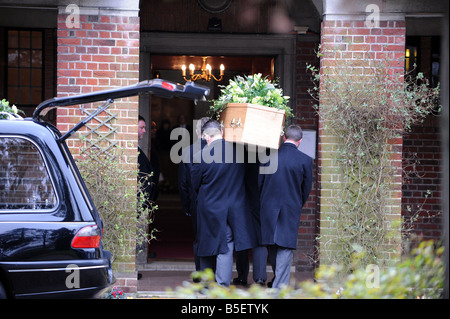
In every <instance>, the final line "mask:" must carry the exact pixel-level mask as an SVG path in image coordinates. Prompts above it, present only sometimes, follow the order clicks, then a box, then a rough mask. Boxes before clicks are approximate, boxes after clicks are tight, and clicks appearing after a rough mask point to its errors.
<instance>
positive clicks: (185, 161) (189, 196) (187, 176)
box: [178, 117, 209, 270]
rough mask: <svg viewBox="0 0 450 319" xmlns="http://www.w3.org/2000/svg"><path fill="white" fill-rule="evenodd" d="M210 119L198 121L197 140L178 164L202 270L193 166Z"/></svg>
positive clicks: (182, 193) (181, 193) (197, 265)
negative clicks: (203, 128) (203, 130)
mask: <svg viewBox="0 0 450 319" xmlns="http://www.w3.org/2000/svg"><path fill="white" fill-rule="evenodd" d="M208 121H209V117H202V118H201V119H200V120H198V121H197V125H196V129H195V133H196V134H197V137H198V139H197V141H196V142H194V144H191V145H190V146H189V147H186V148H184V149H183V150H182V154H181V162H180V165H179V166H178V188H179V190H180V198H181V204H182V206H183V210H184V213H185V214H186V215H187V216H191V218H192V227H193V231H194V261H195V270H200V262H199V260H198V257H197V241H196V237H197V213H196V209H197V208H196V202H197V193H196V192H195V191H194V189H193V187H192V183H191V167H192V163H193V157H194V153H197V152H200V151H201V150H202V149H203V147H205V145H206V141H205V140H204V139H203V138H202V133H201V132H202V126H203V125H204V124H205V123H206V122H208Z"/></svg>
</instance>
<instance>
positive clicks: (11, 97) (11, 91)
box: [7, 86, 19, 104]
mask: <svg viewBox="0 0 450 319" xmlns="http://www.w3.org/2000/svg"><path fill="white" fill-rule="evenodd" d="M17 92H18V88H17V87H15V86H8V95H7V100H8V101H9V103H11V104H19V96H18V93H17Z"/></svg>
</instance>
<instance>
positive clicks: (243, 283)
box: [233, 278, 247, 287]
mask: <svg viewBox="0 0 450 319" xmlns="http://www.w3.org/2000/svg"><path fill="white" fill-rule="evenodd" d="M233 285H235V286H244V287H246V286H247V282H246V281H244V280H241V279H239V278H234V279H233Z"/></svg>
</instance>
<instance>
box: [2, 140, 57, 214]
mask: <svg viewBox="0 0 450 319" xmlns="http://www.w3.org/2000/svg"><path fill="white" fill-rule="evenodd" d="M0 154H2V156H0V213H1V212H5V211H11V210H26V211H30V210H31V211H50V210H52V209H54V208H55V207H56V205H57V196H56V192H55V188H54V185H53V182H52V179H51V177H50V174H49V172H48V169H47V165H46V162H45V161H44V159H43V157H42V155H41V152H40V151H39V149H38V148H37V146H36V145H35V144H33V143H32V142H31V141H29V140H27V139H25V138H21V137H0Z"/></svg>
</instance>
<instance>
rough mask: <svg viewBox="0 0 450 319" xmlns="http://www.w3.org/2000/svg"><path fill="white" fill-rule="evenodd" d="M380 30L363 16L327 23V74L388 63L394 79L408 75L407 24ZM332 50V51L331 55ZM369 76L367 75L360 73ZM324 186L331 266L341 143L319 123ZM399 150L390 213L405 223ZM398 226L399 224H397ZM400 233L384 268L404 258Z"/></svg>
mask: <svg viewBox="0 0 450 319" xmlns="http://www.w3.org/2000/svg"><path fill="white" fill-rule="evenodd" d="M377 22H378V24H377V25H376V26H372V25H371V24H368V23H367V21H366V20H365V19H364V16H363V15H360V16H355V19H349V18H348V17H347V18H344V17H343V18H342V19H339V16H338V15H335V16H334V19H333V20H329V19H327V18H325V19H324V21H323V23H322V34H321V37H322V39H321V45H322V50H323V51H328V52H327V53H325V54H324V56H323V57H321V61H320V66H321V73H322V74H330V73H332V72H330V71H331V70H332V68H333V67H334V66H335V65H339V63H344V62H346V61H351V62H352V64H353V65H357V66H359V67H361V71H360V72H366V70H365V69H367V68H369V67H374V66H377V65H379V64H381V60H383V59H385V58H388V59H389V60H391V61H392V63H391V68H390V72H389V74H403V72H404V55H405V35H406V28H405V21H403V20H400V21H399V20H393V21H386V20H384V21H377ZM329 50H331V51H329ZM360 74H366V73H360ZM319 137H320V139H319V146H318V147H319V169H318V170H319V180H320V182H319V183H320V210H321V217H320V235H321V242H320V254H321V260H320V262H321V263H323V264H328V263H330V262H332V260H329V259H328V256H329V255H331V254H332V252H333V250H335V249H336V247H335V246H333V245H332V244H328V243H331V242H333V236H336V235H334V232H335V231H336V230H335V227H336V226H335V224H333V220H335V219H336V218H337V215H336V212H335V211H334V207H333V205H334V204H333V203H334V202H335V200H336V198H338V197H339V192H340V191H341V190H340V189H339V181H340V177H339V173H338V172H339V170H338V168H337V166H336V164H335V163H336V162H335V160H334V158H335V153H334V151H333V150H335V149H336V148H337V146H338V143H339V140H338V138H337V137H335V136H331V135H330V134H329V133H328V132H327V130H326V128H325V125H324V123H322V122H321V121H319ZM390 143H391V145H393V150H394V153H393V154H392V157H391V161H392V166H393V167H394V168H395V170H396V172H395V182H394V183H393V184H392V185H391V189H390V198H389V200H388V201H389V207H387V208H386V210H387V211H388V213H387V215H386V219H387V220H388V221H392V222H393V221H396V222H398V223H400V217H401V199H402V179H401V176H402V147H403V140H402V138H397V139H394V140H392V141H390ZM394 224H395V223H394ZM400 240H401V239H400V230H399V231H398V233H397V234H396V235H395V236H394V237H393V238H390V239H388V240H387V242H386V245H385V249H384V250H383V252H382V258H380V260H379V262H380V264H389V262H390V261H392V260H396V259H398V257H399V244H400Z"/></svg>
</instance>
